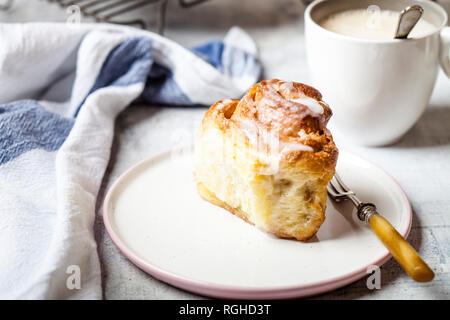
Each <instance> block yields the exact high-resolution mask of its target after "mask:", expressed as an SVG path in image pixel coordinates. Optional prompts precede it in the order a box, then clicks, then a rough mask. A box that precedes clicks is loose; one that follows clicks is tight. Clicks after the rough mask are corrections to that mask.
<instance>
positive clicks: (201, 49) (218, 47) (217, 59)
mask: <svg viewBox="0 0 450 320" xmlns="http://www.w3.org/2000/svg"><path fill="white" fill-rule="evenodd" d="M224 47H225V45H224V43H223V42H222V41H219V40H213V41H210V42H207V43H205V44H201V45H199V46H196V47H193V48H192V51H193V52H194V53H195V54H197V55H198V56H199V57H200V58H202V59H203V60H205V61H207V62H208V63H210V64H211V65H213V66H214V68H216V69H219V70H221V69H222V53H223V49H224Z"/></svg>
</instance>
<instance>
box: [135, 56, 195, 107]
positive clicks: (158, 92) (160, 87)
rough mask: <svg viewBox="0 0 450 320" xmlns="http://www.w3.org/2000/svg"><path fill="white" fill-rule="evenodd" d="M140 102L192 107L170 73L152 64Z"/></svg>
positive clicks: (164, 68)
mask: <svg viewBox="0 0 450 320" xmlns="http://www.w3.org/2000/svg"><path fill="white" fill-rule="evenodd" d="M140 100H141V101H143V102H145V103H155V104H165V105H192V102H191V100H190V99H189V98H188V97H187V96H186V95H185V94H184V93H183V91H182V90H181V89H180V87H179V86H178V84H177V83H176V82H175V79H174V77H173V74H172V72H171V71H170V70H169V69H168V68H166V67H163V66H161V65H159V64H157V63H154V64H153V66H152V68H151V70H150V72H149V74H148V78H147V83H146V84H145V89H144V91H143V92H142V95H141V97H140Z"/></svg>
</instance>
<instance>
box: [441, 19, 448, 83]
mask: <svg viewBox="0 0 450 320" xmlns="http://www.w3.org/2000/svg"><path fill="white" fill-rule="evenodd" d="M439 56H440V61H441V67H442V69H443V70H444V72H445V74H446V75H447V77H449V78H450V27H445V28H444V29H442V31H441V50H440V54H439Z"/></svg>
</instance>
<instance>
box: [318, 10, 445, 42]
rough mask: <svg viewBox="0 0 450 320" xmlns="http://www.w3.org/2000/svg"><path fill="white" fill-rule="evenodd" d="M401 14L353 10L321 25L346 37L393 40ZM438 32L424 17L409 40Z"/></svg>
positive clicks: (323, 21)
mask: <svg viewBox="0 0 450 320" xmlns="http://www.w3.org/2000/svg"><path fill="white" fill-rule="evenodd" d="M399 15H400V13H399V12H396V11H391V10H380V9H379V8H378V7H376V6H374V7H372V6H371V7H369V8H368V9H353V10H346V11H342V12H338V13H334V14H332V15H330V16H328V17H326V18H325V19H323V20H322V21H321V22H320V25H321V26H322V27H323V28H325V29H327V30H329V31H332V32H335V33H339V34H342V35H345V36H349V37H354V38H360V39H369V40H389V39H393V38H394V35H395V31H396V28H397V24H398V20H399ZM435 30H436V27H435V26H434V25H433V24H431V23H430V22H428V21H426V20H425V19H423V17H422V18H421V19H420V20H419V21H418V23H417V24H416V25H415V26H414V28H413V30H412V31H411V33H410V34H409V36H408V38H420V37H423V36H426V35H428V34H430V33H432V32H433V31H435Z"/></svg>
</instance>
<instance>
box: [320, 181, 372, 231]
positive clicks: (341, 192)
mask: <svg viewBox="0 0 450 320" xmlns="http://www.w3.org/2000/svg"><path fill="white" fill-rule="evenodd" d="M327 191H328V194H329V195H330V197H331V198H332V199H333V200H334V201H336V202H339V201H341V200H345V199H349V200H350V201H351V202H352V203H353V205H354V206H355V207H356V209H357V210H358V211H357V215H358V218H359V219H360V220H361V221H366V222H368V220H369V219H370V217H371V216H372V215H373V214H375V213H376V206H375V205H374V204H373V203H368V202H361V200H359V199H358V197H357V196H356V194H355V192H353V191H352V190H351V189H350V188H349V187H347V185H346V184H345V183H344V181H343V180H342V179H341V177H340V176H339V175H338V174H337V173H336V174H335V175H334V177H333V178H332V179H331V181H330V183H329V184H328V185H327Z"/></svg>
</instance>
